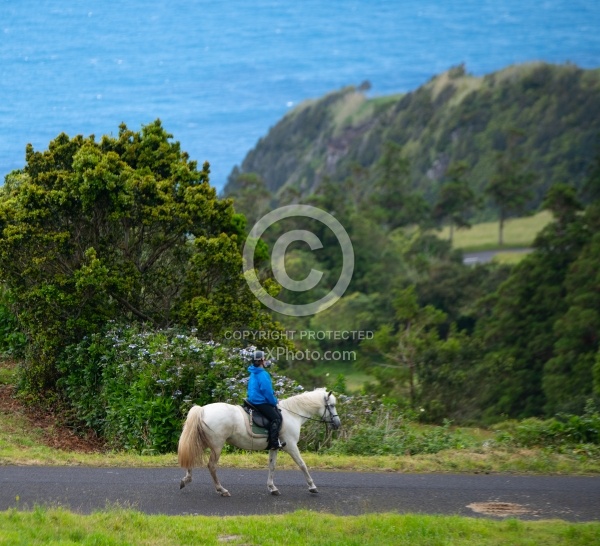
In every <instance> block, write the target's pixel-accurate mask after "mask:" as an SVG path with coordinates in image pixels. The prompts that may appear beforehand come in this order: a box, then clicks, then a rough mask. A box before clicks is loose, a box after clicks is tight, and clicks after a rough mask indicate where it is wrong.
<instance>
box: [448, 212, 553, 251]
mask: <svg viewBox="0 0 600 546" xmlns="http://www.w3.org/2000/svg"><path fill="white" fill-rule="evenodd" d="M551 220H552V215H551V214H550V213H549V212H548V211H543V212H540V213H538V214H536V215H535V216H528V217H526V218H513V219H510V220H507V221H506V223H505V224H504V245H503V247H504V248H527V247H529V246H531V244H532V243H533V240H534V239H535V236H536V235H537V234H538V233H539V232H540V231H541V230H542V229H543V228H544V227H545V226H546V225H547V224H548V223H549V222H550V221H551ZM449 233H450V232H449V228H447V227H446V228H444V229H443V230H441V231H440V232H438V235H439V237H440V238H441V239H448V237H449ZM453 247H454V248H459V249H461V250H464V251H473V252H474V251H478V250H496V249H501V248H503V247H501V246H499V245H498V222H497V221H496V222H483V223H481V224H475V225H474V226H473V227H472V228H471V229H459V230H455V231H454V240H453Z"/></svg>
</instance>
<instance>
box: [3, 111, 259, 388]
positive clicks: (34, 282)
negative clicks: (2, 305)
mask: <svg viewBox="0 0 600 546" xmlns="http://www.w3.org/2000/svg"><path fill="white" fill-rule="evenodd" d="M171 138H172V137H171V135H170V134H168V133H167V132H166V131H165V130H164V129H163V127H162V125H161V123H160V121H159V120H157V121H155V122H154V123H151V124H149V125H147V126H144V127H142V130H141V131H140V132H133V131H130V130H129V129H128V128H127V127H126V126H125V125H124V124H123V125H121V126H120V127H119V134H118V136H117V137H116V138H113V137H108V136H105V137H103V138H102V139H101V141H100V142H96V140H95V138H94V137H93V136H90V137H88V138H83V137H82V136H76V137H74V138H69V137H68V136H67V135H66V134H64V133H63V134H61V135H59V136H58V137H57V138H56V139H55V140H53V141H52V142H50V144H49V147H48V150H46V151H43V152H36V151H34V149H33V147H32V146H31V145H28V146H27V150H26V165H25V167H24V168H23V169H22V170H19V171H14V172H12V173H10V174H9V175H8V176H7V177H6V181H5V185H4V187H3V188H2V189H1V190H0V277H1V278H2V280H3V282H4V283H5V285H6V287H7V288H8V290H9V291H10V293H11V300H12V302H13V310H14V312H15V313H16V315H17V317H18V319H19V323H20V325H21V327H22V328H23V330H24V332H25V333H26V334H27V336H28V338H29V343H30V350H31V352H30V355H29V359H28V362H29V364H28V369H27V370H26V373H25V375H26V377H25V379H26V384H28V385H29V386H30V387H31V389H30V390H32V391H38V390H42V391H44V390H47V389H52V387H53V385H54V382H55V379H56V374H57V372H56V369H55V366H54V363H55V359H56V356H57V354H59V353H60V351H61V350H62V349H63V348H64V347H65V345H67V344H69V343H73V342H77V341H79V340H80V339H81V338H82V337H83V336H85V335H87V334H89V333H90V332H93V331H97V330H98V329H99V328H101V327H102V326H103V325H104V324H106V323H107V322H108V321H110V320H126V321H130V322H131V321H133V322H145V323H148V324H150V325H154V326H158V327H168V326H171V325H174V324H189V325H193V326H195V327H196V328H198V330H199V332H200V333H201V334H202V335H203V336H206V337H209V336H218V335H219V333H220V332H221V331H222V329H223V327H224V326H225V324H227V326H234V325H235V324H244V325H247V324H249V323H253V322H254V323H256V322H260V321H261V320H262V319H261V317H262V316H263V315H262V314H261V311H260V308H259V307H258V304H257V302H256V300H255V299H254V298H253V297H251V295H250V294H249V290H248V287H247V286H246V283H245V281H244V279H243V275H242V258H241V251H240V246H241V244H242V243H243V235H242V233H240V228H241V227H242V225H241V224H240V222H239V221H238V220H239V219H238V218H236V216H235V215H234V213H233V208H232V206H231V201H230V200H219V199H218V198H217V196H216V192H215V190H214V189H213V188H212V187H211V186H210V184H209V165H208V163H205V164H204V166H203V167H202V169H201V170H198V169H197V164H196V162H195V161H190V160H189V157H188V155H187V154H186V153H185V152H182V151H181V149H180V145H179V143H178V142H171V140H170V139H171Z"/></svg>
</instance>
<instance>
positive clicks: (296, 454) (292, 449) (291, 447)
mask: <svg viewBox="0 0 600 546" xmlns="http://www.w3.org/2000/svg"><path fill="white" fill-rule="evenodd" d="M283 450H284V451H286V452H287V453H289V454H290V456H291V457H292V459H294V461H295V462H296V464H297V465H298V468H300V470H302V473H303V474H304V477H305V478H306V483H307V484H308V490H309V491H310V492H311V493H318V492H319V491H318V490H317V486H316V485H315V482H313V480H312V478H311V477H310V474H309V473H308V468H307V466H306V463H305V462H304V460H303V459H302V457H301V455H300V450H299V449H298V446H297V445H296V444H295V443H294V442H289V441H288V443H287V445H286V446H285V447H284V448H283Z"/></svg>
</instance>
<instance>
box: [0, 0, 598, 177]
mask: <svg viewBox="0 0 600 546" xmlns="http://www.w3.org/2000/svg"><path fill="white" fill-rule="evenodd" d="M532 60H544V61H548V62H555V63H563V62H573V63H575V64H577V65H579V66H582V67H584V68H596V67H598V66H600V2H599V1H598V0H568V1H567V0H564V1H563V0H546V1H544V0H504V1H503V0H413V1H405V0H381V1H367V0H327V1H326V0H303V1H302V2H294V1H292V0H287V1H284V0H256V1H251V0H224V1H223V2H214V1H210V2H209V1H205V0H186V1H182V0H170V1H168V2H167V1H159V0H122V1H119V2H117V1H113V0H105V1H100V0H71V1H65V0H19V1H18V2H14V1H9V0H0V183H1V181H2V180H3V179H4V175H5V174H7V173H8V172H10V171H11V170H13V169H18V168H22V167H23V166H24V150H25V145H26V144H27V143H29V142H30V143H32V144H33V145H34V147H35V148H36V149H38V150H43V149H46V148H47V146H48V143H49V142H50V140H52V139H53V138H55V137H56V136H57V135H58V134H59V133H61V132H66V133H67V134H69V135H70V136H74V135H76V134H83V135H86V136H87V135H90V134H95V135H96V136H97V137H99V136H101V135H103V134H111V133H112V134H116V133H117V132H118V126H119V124H120V123H121V122H125V123H126V124H127V125H128V126H129V128H131V129H134V130H139V129H140V127H141V126H142V125H143V124H147V123H150V122H152V121H153V120H154V119H156V118H160V119H161V120H162V122H163V124H164V126H165V128H166V129H167V130H168V131H169V132H170V133H172V134H173V136H174V139H175V140H178V141H180V142H181V145H182V148H183V149H184V150H186V151H188V152H189V154H190V156H191V158H192V159H195V160H198V162H200V163H202V162H203V161H205V160H207V161H209V162H210V164H211V171H212V176H211V182H212V184H213V185H214V186H216V187H217V188H219V189H221V188H222V187H223V185H224V184H225V182H226V180H227V176H228V175H229V173H230V172H231V169H232V168H233V167H234V166H235V165H236V164H240V163H241V161H242V160H243V158H244V156H245V155H246V153H247V152H248V151H249V150H250V149H251V148H252V147H254V146H255V144H256V143H257V141H258V140H259V139H260V138H261V137H263V136H265V135H266V134H267V132H268V130H269V128H270V127H271V126H273V125H274V124H275V123H277V121H278V120H279V119H281V117H282V116H283V115H284V114H285V113H286V111H288V110H289V109H290V108H292V107H293V106H294V105H296V104H298V103H299V102H302V101H304V100H306V99H309V98H318V97H321V96H323V95H324V94H326V93H328V92H330V91H333V90H336V89H339V88H340V87H343V86H346V85H358V84H360V83H361V82H362V81H364V80H369V81H370V82H371V84H372V89H371V91H370V95H371V96H376V95H388V94H393V93H400V92H406V91H410V90H412V89H415V88H416V87H418V86H419V85H421V84H423V83H425V82H426V81H427V80H429V79H430V78H431V77H432V76H433V75H435V74H437V73H439V72H441V71H443V70H446V69H448V68H449V67H450V66H454V65H457V64H459V63H462V62H464V63H466V67H467V70H468V71H469V72H471V73H473V74H476V75H482V74H485V73H488V72H491V71H494V70H498V69H501V68H503V67H505V66H506V65H509V64H514V63H522V62H527V61H532Z"/></svg>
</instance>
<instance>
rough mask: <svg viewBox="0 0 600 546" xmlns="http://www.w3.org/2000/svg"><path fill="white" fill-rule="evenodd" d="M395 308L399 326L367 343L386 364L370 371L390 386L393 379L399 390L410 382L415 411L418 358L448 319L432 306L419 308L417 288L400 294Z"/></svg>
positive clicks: (383, 330) (390, 326) (387, 328)
mask: <svg viewBox="0 0 600 546" xmlns="http://www.w3.org/2000/svg"><path fill="white" fill-rule="evenodd" d="M394 307H395V309H396V324H386V325H384V326H382V327H381V328H379V329H378V330H377V331H376V332H375V334H374V336H373V339H372V340H369V341H368V342H366V346H367V348H369V347H370V348H371V349H373V350H374V351H375V352H376V353H377V354H379V355H380V356H381V357H383V362H381V363H379V364H378V365H375V366H367V368H368V370H369V372H370V373H372V374H373V375H374V376H375V377H376V378H377V379H379V380H380V381H381V380H383V382H384V384H385V383H386V382H387V383H388V384H389V383H390V379H392V384H393V383H395V386H396V387H398V386H402V385H403V384H404V383H408V392H409V400H410V406H411V407H412V408H415V406H416V401H417V365H418V362H419V358H420V356H421V354H422V353H423V352H424V350H425V349H426V348H427V347H429V346H430V345H431V344H432V343H435V342H436V341H437V339H438V334H437V330H436V327H437V326H438V325H439V324H441V323H442V322H443V321H444V320H445V318H446V317H445V314H444V313H443V312H442V311H439V310H438V309H435V308H434V307H433V306H431V305H427V306H425V307H420V306H419V304H418V302H417V295H416V292H415V288H414V286H410V287H408V288H405V289H403V290H400V291H399V292H398V294H397V296H396V298H395V299H394ZM390 387H391V385H390ZM390 387H388V388H390ZM390 390H391V389H390Z"/></svg>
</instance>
